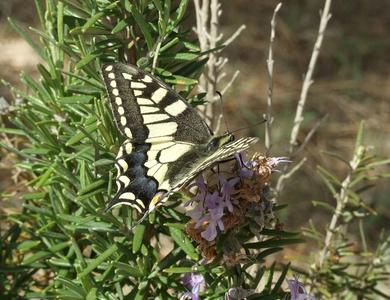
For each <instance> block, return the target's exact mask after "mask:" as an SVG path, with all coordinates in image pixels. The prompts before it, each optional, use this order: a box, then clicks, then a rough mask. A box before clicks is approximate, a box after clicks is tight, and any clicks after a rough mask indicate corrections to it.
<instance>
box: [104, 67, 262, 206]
mask: <svg viewBox="0 0 390 300" xmlns="http://www.w3.org/2000/svg"><path fill="white" fill-rule="evenodd" d="M102 72H103V78H104V82H105V84H106V88H107V92H108V96H109V99H110V102H111V107H112V111H113V115H114V117H115V119H116V122H117V125H118V127H119V129H120V131H121V132H122V133H123V135H124V136H125V138H126V140H125V141H124V143H123V144H122V145H121V147H120V149H119V152H118V155H117V157H116V164H115V165H116V168H117V171H118V172H117V178H116V183H117V187H118V188H117V193H116V196H115V197H114V198H113V199H112V200H111V202H110V203H109V204H108V206H107V209H110V208H112V207H114V206H116V205H119V204H126V205H130V206H132V207H134V208H135V209H137V210H138V211H139V212H140V213H147V212H150V211H151V210H153V209H154V208H155V207H156V205H158V204H161V203H163V202H164V201H165V200H166V199H167V196H168V195H169V194H171V193H172V192H175V191H177V190H179V189H180V188H182V187H183V186H185V185H186V184H187V183H189V182H190V181H191V180H192V179H193V178H194V177H195V176H196V175H198V174H199V173H200V172H202V171H203V170H205V169H206V168H209V167H210V166H212V165H213V164H215V163H217V162H218V161H221V160H225V159H227V158H229V157H231V156H232V155H234V154H235V153H237V152H240V151H243V150H245V149H247V148H248V147H249V146H250V145H251V144H253V143H255V142H256V141H257V138H253V137H248V138H242V139H239V140H236V141H234V138H233V136H232V135H231V134H225V135H222V136H214V135H213V133H212V131H211V130H210V129H209V127H208V126H207V124H206V123H205V122H204V121H203V120H202V118H201V116H200V115H199V114H198V113H197V112H196V110H195V109H194V108H192V107H191V106H190V105H189V104H188V103H187V102H186V100H185V99H183V98H182V97H181V96H180V95H179V94H177V93H176V92H175V91H173V90H172V89H171V88H170V87H169V86H167V85H166V84H165V83H164V82H162V81H161V80H160V79H158V78H156V77H155V76H153V75H151V74H148V73H146V72H144V71H143V70H141V69H139V68H137V67H135V66H132V65H127V64H123V63H114V64H107V65H105V66H103V70H102Z"/></svg>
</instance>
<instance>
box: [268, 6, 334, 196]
mask: <svg viewBox="0 0 390 300" xmlns="http://www.w3.org/2000/svg"><path fill="white" fill-rule="evenodd" d="M331 3H332V0H325V4H324V9H323V11H322V12H321V20H320V25H319V29H318V34H317V39H316V42H315V44H314V48H313V51H312V54H311V58H310V62H309V66H308V69H307V72H306V74H305V77H304V80H303V83H302V89H301V94H300V97H299V101H298V104H297V109H296V112H295V118H294V124H293V128H292V130H291V134H290V142H289V154H290V156H291V157H292V156H294V155H295V154H296V152H297V150H296V146H297V139H298V134H299V130H300V128H301V124H302V122H303V120H304V117H303V112H304V108H305V104H306V99H307V95H308V92H309V89H310V86H311V85H312V83H313V79H312V78H313V72H314V69H315V66H316V63H317V59H318V55H319V53H320V49H321V46H322V41H323V39H324V35H325V30H326V27H327V25H328V21H329V19H330V18H331V14H330V12H329V11H330V6H331ZM320 124H321V122H320ZM318 127H319V126H315V127H314V128H315V130H316V129H318ZM315 130H314V131H310V134H309V137H308V138H305V142H304V144H305V145H306V144H307V142H308V141H309V139H310V137H312V136H313V134H314V132H315ZM300 150H302V147H300V148H298V151H300ZM297 166H299V167H300V166H302V164H297V165H296V166H295V167H294V169H295V168H296V167H297ZM287 168H288V166H286V168H284V170H283V175H282V176H280V177H279V178H278V182H277V185H276V191H275V192H276V195H280V193H281V191H282V189H283V187H284V183H283V181H284V180H286V179H287V178H288V177H286V176H284V175H285V173H286V172H287Z"/></svg>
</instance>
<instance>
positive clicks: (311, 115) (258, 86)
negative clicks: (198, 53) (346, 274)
mask: <svg viewBox="0 0 390 300" xmlns="http://www.w3.org/2000/svg"><path fill="white" fill-rule="evenodd" d="M277 3H278V1H273V0H262V1H251V0H240V1H229V2H224V3H223V7H222V9H223V15H222V17H221V25H222V26H221V29H222V31H223V32H224V33H225V36H229V35H230V34H232V33H233V32H234V31H235V30H236V29H237V28H238V27H239V26H240V25H241V24H245V25H246V30H244V31H243V33H242V34H241V35H240V37H239V38H238V39H237V40H236V41H235V42H234V43H232V44H231V45H230V46H229V47H228V48H226V49H225V50H224V52H223V55H224V56H226V57H228V58H229V62H230V63H229V65H228V67H227V72H228V73H229V74H230V76H231V75H232V74H233V73H234V72H235V70H240V76H239V77H238V78H237V80H236V81H235V84H234V85H233V86H232V88H231V89H230V92H229V93H228V94H227V95H226V97H225V98H224V103H225V106H226V107H225V111H226V116H225V117H226V118H227V120H228V122H229V125H230V128H231V129H234V128H238V127H242V126H243V124H247V125H250V124H253V123H255V122H258V121H259V120H261V119H262V115H263V113H265V112H266V96H267V73H266V56H267V53H268V42H269V33H270V20H271V17H272V13H273V10H274V8H275V6H276V4H277ZM323 3H324V1H320V0H299V1H285V2H284V3H283V7H282V9H281V10H280V12H279V15H278V18H277V33H276V39H275V44H274V59H275V64H274V104H273V114H274V118H275V121H274V124H273V144H274V145H273V149H272V153H271V154H272V155H273V156H284V155H286V153H287V150H288V141H289V135H290V132H291V127H292V123H293V118H294V114H295V109H296V104H297V101H298V99H299V94H300V89H301V85H302V78H303V74H304V73H305V72H306V70H307V65H308V62H309V59H310V55H311V51H312V48H313V44H314V41H315V38H316V35H317V31H318V25H319V11H320V9H321V8H322V6H323ZM389 11H390V1H388V0H377V1H374V2H373V1H370V0H354V1H334V3H333V5H332V9H331V12H332V15H333V16H332V19H331V20H330V22H329V24H328V28H327V32H326V36H325V39H324V43H323V46H322V49H321V53H320V57H319V60H318V63H317V66H316V71H315V73H314V84H313V85H312V87H311V90H310V92H309V95H308V100H307V105H306V109H305V115H304V116H305V121H304V123H303V127H302V130H301V133H300V137H301V138H300V141H301V142H302V141H303V139H304V137H305V136H306V134H307V133H308V132H309V131H310V129H311V128H312V127H313V126H314V124H315V123H316V122H317V121H318V120H320V119H321V118H322V117H323V116H325V115H326V114H328V118H327V120H326V122H325V123H323V124H322V126H321V127H320V128H319V130H318V131H317V132H316V134H315V135H314V137H313V138H312V139H311V141H310V142H309V144H308V145H307V147H306V149H305V150H304V151H303V152H302V153H301V154H300V157H303V156H306V157H307V159H308V160H307V163H306V164H305V165H304V167H303V168H301V169H300V171H299V172H298V173H297V174H296V175H295V177H294V178H293V179H292V180H290V181H288V182H287V185H286V188H285V190H284V193H283V194H282V195H281V199H280V202H281V203H282V204H288V205H289V206H288V208H287V209H286V210H284V211H282V213H281V219H282V222H283V223H284V224H285V228H286V230H289V231H298V230H299V229H300V227H301V226H306V225H307V223H308V220H309V219H313V221H314V222H315V223H316V224H318V225H319V228H324V226H325V225H326V223H327V222H329V219H330V216H329V215H327V214H326V213H324V211H323V210H320V209H319V208H316V207H313V205H312V203H311V201H312V200H322V201H326V202H329V203H331V204H332V205H333V204H334V203H333V202H332V201H333V200H332V197H331V195H330V193H329V192H328V190H327V188H326V187H325V185H324V184H323V183H322V182H321V180H320V178H319V176H318V175H317V173H316V169H317V166H318V165H321V166H323V167H325V168H327V169H328V170H329V171H331V172H333V173H334V174H336V175H337V176H338V177H339V178H340V179H342V178H344V176H345V174H346V172H347V169H346V167H345V165H343V164H341V163H340V162H338V161H336V160H334V159H331V158H329V157H328V156H326V155H324V154H323V153H322V152H323V151H332V152H336V153H339V154H340V155H341V156H342V157H344V158H345V159H346V160H349V159H350V158H351V153H352V150H353V146H354V140H355V135H356V131H357V128H358V125H359V122H360V121H361V120H362V119H364V120H366V143H367V144H370V145H372V146H374V147H375V148H376V151H375V153H376V154H377V155H378V156H380V157H386V156H388V154H389V152H390V151H389V150H390V122H389V121H390V55H389V53H390V32H389V28H390V14H389ZM8 16H11V17H12V18H13V19H14V20H16V21H17V22H18V23H19V24H20V25H21V26H22V27H24V28H27V27H28V26H35V25H36V24H37V23H38V20H37V16H36V14H35V10H34V3H33V1H25V0H8V1H5V0H1V2H0V78H2V79H5V80H6V81H8V82H10V83H12V84H14V85H17V86H22V85H21V84H20V82H19V79H18V76H19V74H20V72H22V71H23V72H27V73H29V74H32V75H36V71H35V65H36V64H37V63H38V57H37V56H36V55H35V54H34V52H33V51H32V49H30V48H29V46H28V45H27V43H26V42H25V41H24V40H23V39H21V38H20V37H19V36H18V35H17V34H16V33H15V32H14V31H12V29H11V28H10V26H9V25H8V24H7V17H8ZM191 18H193V16H192V15H191V16H190V17H189V20H188V22H189V23H190V24H194V20H191ZM34 38H35V37H34ZM0 99H2V101H4V99H5V100H7V101H9V100H10V99H11V97H10V93H9V91H8V90H7V88H6V87H4V86H2V85H0ZM242 134H245V135H256V136H260V137H261V138H262V139H263V138H264V125H260V126H257V127H253V128H251V129H248V131H247V132H244V133H242ZM256 150H257V151H260V152H261V151H264V144H263V143H260V145H259V146H258V149H256ZM300 157H297V158H296V159H297V160H299V159H300ZM0 159H1V162H0V191H6V190H7V189H10V188H14V186H13V185H14V183H13V181H12V178H11V175H12V168H13V165H12V157H11V156H10V155H7V154H6V152H5V151H3V150H1V151H0ZM389 192H390V185H389V182H388V181H387V182H386V181H384V180H383V181H382V182H381V183H380V184H379V185H377V186H375V187H373V188H372V189H371V190H369V191H367V192H366V194H365V196H366V199H367V203H368V204H369V205H370V206H372V207H374V208H375V210H376V211H377V212H378V215H377V216H376V217H372V218H370V219H368V222H366V224H365V227H366V229H367V230H368V231H369V233H370V234H368V237H369V238H370V239H371V240H369V242H370V243H371V244H375V241H376V239H377V237H378V233H379V231H380V230H381V229H382V228H384V227H387V228H389V224H390V209H389V199H388V198H389V194H390V193H389ZM356 230H357V229H356ZM353 231H354V228H352V232H353ZM299 247H301V248H300V249H298V248H297V249H295V250H292V251H296V250H299V251H303V252H308V251H310V249H308V245H303V246H299ZM294 253H296V252H293V253H291V255H294Z"/></svg>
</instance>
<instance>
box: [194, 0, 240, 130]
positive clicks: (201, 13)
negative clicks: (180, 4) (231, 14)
mask: <svg viewBox="0 0 390 300" xmlns="http://www.w3.org/2000/svg"><path fill="white" fill-rule="evenodd" d="M194 5H195V12H196V28H194V31H195V33H196V34H197V36H198V40H199V45H200V50H201V51H202V52H204V51H209V50H211V49H215V48H216V47H217V46H218V45H224V46H225V47H226V46H228V45H230V44H231V43H232V42H233V41H234V40H235V39H236V38H237V37H238V36H239V35H240V34H241V32H242V31H243V30H244V29H245V25H242V26H240V27H239V28H238V29H237V30H236V31H235V32H234V33H233V34H232V35H231V36H230V37H229V38H227V39H226V40H225V41H224V42H223V41H222V38H223V35H222V34H220V33H219V18H220V16H221V14H222V10H221V4H220V3H219V0H194ZM219 53H220V51H213V52H211V53H210V54H209V59H208V61H207V64H206V68H205V72H204V73H203V75H202V76H201V78H200V80H199V89H200V90H201V92H205V93H206V97H205V100H206V101H207V105H205V106H204V107H201V108H200V111H201V113H202V114H203V116H204V118H205V120H206V121H207V122H208V124H209V125H210V127H211V128H214V129H215V130H219V126H220V122H218V120H220V119H221V117H220V116H219V115H220V114H216V109H215V106H216V103H217V102H216V101H217V100H218V99H219V97H218V96H216V91H217V84H218V83H219V82H220V81H221V79H222V78H223V77H225V75H226V74H225V73H224V72H222V70H223V67H224V66H225V65H226V63H227V62H228V60H227V58H224V57H219ZM238 74H239V72H238V71H236V72H235V73H234V75H233V76H232V78H231V79H230V80H229V81H228V83H227V84H226V85H225V86H224V87H223V88H222V89H221V94H222V95H223V94H224V93H226V91H227V90H228V89H229V88H230V87H231V86H232V84H233V82H234V81H235V79H236V78H237V76H238Z"/></svg>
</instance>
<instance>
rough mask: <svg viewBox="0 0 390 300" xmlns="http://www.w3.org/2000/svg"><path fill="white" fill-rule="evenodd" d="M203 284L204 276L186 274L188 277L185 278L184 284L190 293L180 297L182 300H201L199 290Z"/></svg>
mask: <svg viewBox="0 0 390 300" xmlns="http://www.w3.org/2000/svg"><path fill="white" fill-rule="evenodd" d="M203 282H204V278H203V275H201V274H195V273H186V275H185V276H184V277H183V284H184V286H185V287H186V288H187V289H188V291H187V292H185V293H184V294H183V295H182V296H181V297H180V300H184V299H192V300H199V299H200V298H199V290H200V286H201V284H202V283H203Z"/></svg>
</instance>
